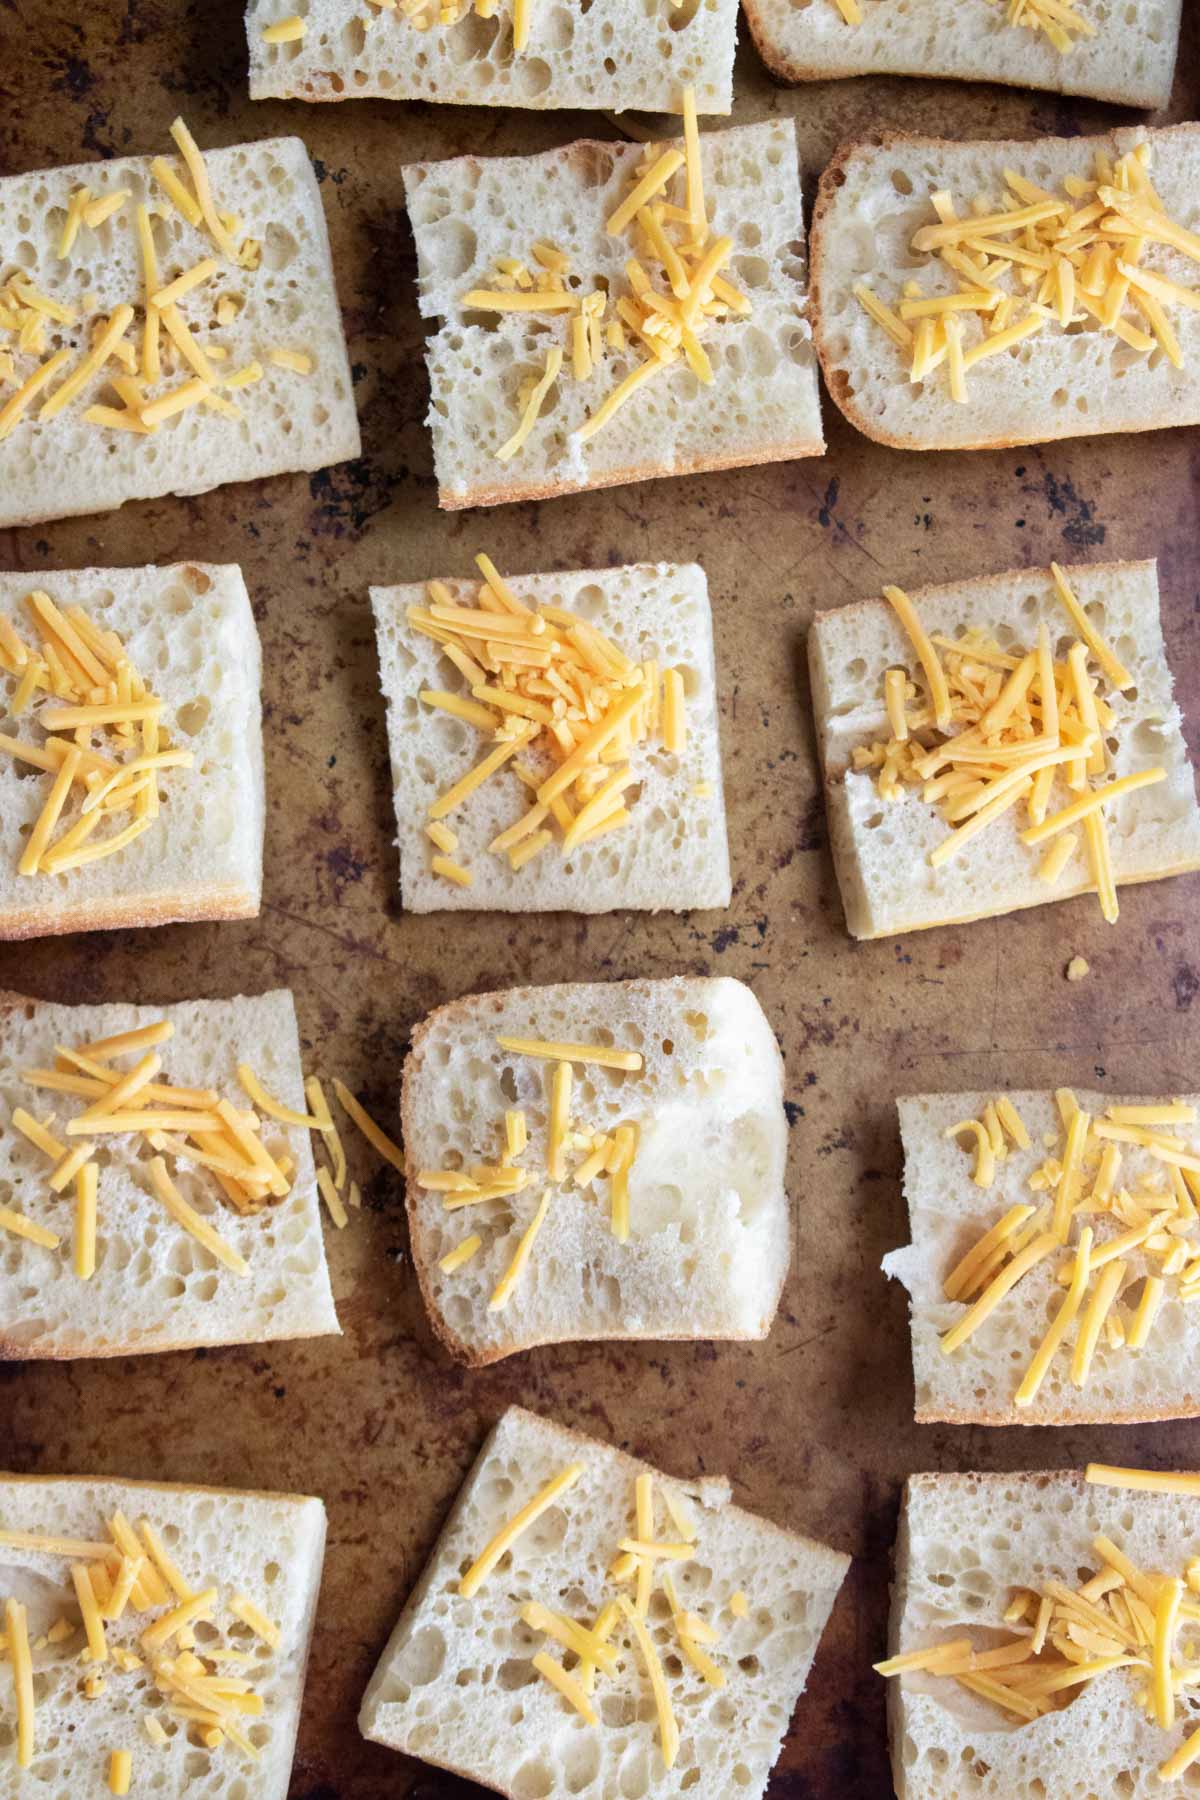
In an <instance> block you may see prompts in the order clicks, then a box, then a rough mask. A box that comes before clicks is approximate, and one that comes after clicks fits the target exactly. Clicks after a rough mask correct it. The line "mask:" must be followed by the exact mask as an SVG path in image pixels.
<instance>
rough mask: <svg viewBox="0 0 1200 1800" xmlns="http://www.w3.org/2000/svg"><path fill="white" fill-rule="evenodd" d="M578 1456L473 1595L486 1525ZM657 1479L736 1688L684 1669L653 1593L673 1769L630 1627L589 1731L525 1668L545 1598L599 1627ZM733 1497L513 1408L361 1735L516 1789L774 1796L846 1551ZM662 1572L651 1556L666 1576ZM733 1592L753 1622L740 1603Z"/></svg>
mask: <svg viewBox="0 0 1200 1800" xmlns="http://www.w3.org/2000/svg"><path fill="white" fill-rule="evenodd" d="M572 1462H579V1463H581V1464H582V1465H583V1471H582V1474H581V1475H580V1477H579V1479H578V1481H577V1482H576V1483H575V1485H574V1486H573V1487H572V1488H570V1489H569V1491H568V1492H566V1493H565V1494H564V1495H563V1496H562V1498H561V1500H559V1501H558V1503H557V1504H556V1505H555V1506H554V1508H553V1509H552V1510H551V1511H549V1512H547V1513H544V1514H543V1516H542V1518H541V1520H540V1521H539V1522H538V1523H537V1524H536V1525H535V1526H534V1527H533V1528H532V1529H531V1530H529V1531H528V1532H526V1533H525V1534H524V1535H523V1536H522V1537H520V1538H519V1539H518V1541H517V1543H516V1544H515V1546H514V1548H513V1550H512V1552H511V1554H510V1555H509V1556H508V1557H506V1559H505V1561H504V1563H503V1564H502V1573H501V1574H500V1575H497V1576H493V1577H492V1579H491V1580H490V1581H489V1582H486V1583H485V1584H484V1586H483V1587H482V1588H481V1590H480V1591H479V1593H478V1595H477V1596H476V1597H475V1598H474V1599H463V1598H462V1597H461V1595H460V1594H459V1593H458V1582H459V1577H460V1575H461V1574H462V1573H463V1572H464V1571H465V1570H466V1568H467V1567H468V1565H469V1564H470V1563H471V1562H472V1561H473V1559H474V1558H475V1557H477V1556H478V1555H479V1554H480V1552H481V1551H482V1550H483V1548H484V1546H485V1545H486V1544H487V1542H488V1541H489V1539H490V1538H491V1537H492V1536H493V1534H494V1533H495V1532H496V1531H498V1530H499V1529H501V1528H502V1527H503V1526H504V1525H505V1524H507V1523H508V1521H509V1520H510V1519H511V1518H512V1517H513V1516H514V1515H515V1514H516V1512H517V1511H518V1509H519V1508H520V1507H521V1506H523V1505H524V1504H525V1502H526V1501H527V1500H529V1499H531V1498H532V1497H533V1496H534V1495H535V1494H536V1493H537V1492H538V1490H539V1489H540V1488H542V1487H543V1486H544V1485H545V1484H546V1483H547V1482H548V1481H549V1480H551V1479H553V1477H554V1476H556V1475H558V1474H559V1473H560V1472H561V1471H562V1470H563V1469H564V1467H566V1466H567V1465H568V1464H570V1463H572ZM639 1475H651V1476H652V1477H653V1480H654V1485H655V1489H656V1496H657V1499H656V1506H655V1513H656V1528H657V1531H658V1534H659V1535H660V1536H661V1537H673V1536H674V1535H675V1531H676V1527H675V1526H674V1524H673V1523H672V1521H671V1519H670V1517H669V1515H668V1514H667V1513H666V1512H665V1508H664V1504H663V1500H662V1495H663V1494H664V1493H669V1494H670V1496H671V1498H672V1500H673V1501H674V1502H675V1504H676V1506H677V1507H679V1508H680V1509H682V1511H683V1513H684V1515H685V1517H686V1518H688V1519H689V1520H690V1521H691V1522H692V1526H693V1529H694V1530H695V1532H696V1552H695V1556H694V1558H693V1559H692V1560H691V1561H688V1562H684V1563H680V1564H679V1565H678V1566H677V1567H675V1565H672V1567H673V1568H674V1570H675V1581H676V1586H677V1589H678V1593H679V1599H680V1603H681V1605H683V1606H684V1607H686V1608H688V1609H689V1610H692V1611H696V1612H699V1613H701V1614H702V1615H703V1617H704V1618H705V1619H706V1620H707V1621H708V1622H709V1623H710V1624H711V1625H712V1626H713V1627H714V1628H715V1629H716V1630H717V1631H718V1632H719V1639H720V1641H719V1642H718V1643H717V1644H716V1645H715V1646H713V1647H712V1648H711V1649H710V1651H709V1655H710V1656H711V1658H712V1659H713V1660H714V1662H715V1663H716V1664H717V1665H718V1666H719V1667H720V1668H722V1669H723V1670H724V1671H725V1673H726V1678H727V1679H726V1685H725V1686H724V1687H723V1688H722V1689H720V1690H718V1689H716V1688H714V1687H710V1686H708V1685H707V1684H706V1683H705V1682H704V1681H703V1680H702V1679H701V1677H700V1676H699V1675H698V1674H696V1673H695V1672H694V1671H693V1670H692V1668H691V1667H690V1666H688V1665H687V1664H685V1663H681V1662H680V1661H679V1646H678V1639H677V1637H676V1635H675V1630H674V1626H673V1624H672V1620H671V1615H670V1612H669V1611H668V1609H667V1606H666V1604H665V1603H664V1600H663V1598H662V1597H661V1596H659V1595H656V1596H655V1598H654V1600H653V1602H652V1604H651V1607H650V1616H649V1620H648V1629H649V1631H650V1635H651V1638H652V1640H653V1643H654V1646H655V1649H656V1652H657V1655H658V1656H659V1658H660V1659H662V1660H663V1662H664V1664H665V1665H666V1668H667V1669H668V1671H669V1672H668V1673H667V1675H666V1683H667V1688H668V1692H669V1694H670V1697H671V1701H672V1705H673V1710H674V1713H675V1717H676V1719H677V1721H678V1725H679V1730H680V1734H681V1739H682V1742H681V1747H680V1751H679V1758H678V1761H677V1762H676V1765H675V1768H674V1770H673V1772H671V1773H668V1772H667V1770H666V1769H665V1768H664V1766H663V1760H662V1755H661V1751H660V1747H659V1726H658V1720H657V1716H656V1712H655V1706H654V1703H653V1701H652V1700H651V1698H650V1691H649V1684H648V1682H647V1680H646V1676H645V1673H644V1669H643V1665H642V1663H641V1661H640V1660H639V1654H638V1651H637V1650H636V1648H635V1646H634V1643H633V1640H632V1638H631V1635H630V1633H629V1631H628V1628H627V1627H626V1626H625V1625H624V1623H623V1622H622V1623H621V1624H619V1625H618V1627H617V1629H616V1630H615V1632H614V1633H613V1637H612V1640H611V1641H612V1644H613V1647H614V1648H615V1649H616V1651H617V1655H618V1665H617V1669H616V1671H615V1673H613V1674H608V1675H606V1674H603V1673H597V1676H596V1683H595V1703H596V1709H597V1712H598V1713H599V1715H600V1717H599V1722H598V1723H597V1724H596V1725H595V1726H588V1725H585V1723H584V1721H583V1720H582V1719H581V1718H580V1717H579V1716H578V1715H577V1714H575V1713H574V1712H572V1711H571V1709H570V1708H569V1706H568V1705H567V1703H566V1702H565V1701H564V1700H563V1699H561V1698H560V1697H559V1696H558V1694H556V1693H555V1691H554V1689H553V1688H552V1687H550V1685H549V1683H548V1682H546V1681H545V1680H543V1679H542V1678H541V1677H540V1676H539V1675H538V1674H537V1672H536V1671H535V1670H534V1669H533V1668H532V1667H531V1660H532V1657H533V1656H534V1654H535V1653H536V1652H538V1651H540V1650H542V1649H543V1648H545V1649H549V1650H550V1651H551V1652H552V1654H553V1655H554V1656H555V1658H556V1659H558V1658H560V1657H561V1655H562V1652H561V1650H560V1649H559V1648H558V1647H557V1646H556V1645H554V1644H553V1643H550V1642H548V1641H547V1640H544V1639H543V1638H542V1636H541V1634H540V1633H535V1632H533V1631H531V1630H530V1629H529V1628H528V1627H527V1626H526V1625H524V1624H523V1623H522V1621H521V1619H520V1616H519V1615H520V1611H521V1608H522V1606H523V1605H525V1604H526V1603H528V1602H529V1601H538V1602H541V1603H543V1604H545V1605H547V1606H549V1607H551V1608H552V1609H554V1610H561V1611H563V1612H565V1613H569V1614H570V1616H571V1617H572V1618H575V1619H578V1620H580V1621H582V1622H583V1623H584V1624H586V1625H590V1624H591V1623H592V1621H593V1619H594V1618H595V1616H596V1614H597V1613H598V1612H599V1610H600V1608H601V1606H602V1605H603V1604H604V1603H605V1602H606V1601H608V1600H615V1599H616V1597H617V1595H619V1594H627V1595H628V1596H629V1597H630V1598H631V1599H632V1584H626V1585H625V1587H624V1588H622V1587H620V1586H618V1585H617V1584H616V1583H615V1582H613V1581H612V1580H611V1579H610V1578H609V1574H608V1570H609V1566H610V1564H611V1563H612V1561H613V1558H614V1556H615V1554H616V1550H617V1545H618V1544H619V1542H620V1540H621V1539H622V1538H625V1537H628V1536H629V1534H630V1531H631V1529H632V1528H633V1525H634V1510H633V1501H634V1481H635V1479H636V1477H638V1476H639ZM728 1496H729V1488H728V1484H727V1483H721V1482H719V1481H715V1480H713V1479H711V1478H709V1479H705V1480H700V1481H687V1480H677V1479H672V1478H670V1477H666V1476H662V1475H660V1474H658V1472H657V1471H655V1470H652V1469H650V1468H649V1466H648V1465H647V1464H645V1463H642V1462H638V1461H635V1460H634V1458H632V1457H630V1456H625V1455H623V1454H622V1453H621V1452H620V1451H619V1450H614V1449H610V1448H609V1446H608V1445H606V1444H601V1443H597V1442H595V1441H594V1440H593V1439H591V1438H587V1437H582V1436H580V1435H579V1434H578V1433H577V1432H574V1431H569V1430H566V1429H565V1428H564V1427H562V1426H560V1425H556V1424H553V1423H552V1422H551V1421H550V1420H548V1419H543V1418H540V1417H538V1416H536V1415H535V1414H533V1413H529V1412H525V1411H523V1410H522V1409H521V1408H520V1407H510V1408H509V1410H508V1411H507V1412H506V1413H505V1414H504V1416H503V1417H502V1418H501V1420H500V1422H499V1424H498V1425H497V1426H496V1427H495V1429H494V1430H493V1432H492V1433H491V1435H490V1437H489V1438H488V1440H487V1442H486V1443H485V1444H484V1447H483V1449H482V1451H481V1452H480V1455H479V1459H478V1461H477V1462H476V1464H475V1466H474V1468H473V1469H472V1471H471V1473H470V1475H469V1476H468V1477H467V1480H466V1482H465V1484H464V1486H463V1488H462V1490H461V1492H460V1493H459V1496H458V1499H457V1500H456V1502H455V1504H454V1507H453V1509H452V1511H451V1513H450V1516H449V1518H448V1520H447V1521H446V1525H445V1527H444V1528H443V1531H442V1535H441V1537H440V1538H439V1540H438V1542H437V1545H436V1547H435V1549H434V1551H433V1555H432V1556H431V1558H430V1560H429V1563H428V1565H427V1567H426V1569H425V1572H424V1574H423V1575H422V1576H421V1578H420V1580H419V1582H418V1583H417V1586H416V1588H415V1589H414V1591H413V1593H412V1595H411V1597H410V1598H409V1601H408V1603H407V1605H406V1606H405V1609H404V1611H403V1613H402V1614H401V1616H400V1620H399V1623H398V1624H397V1626H396V1629H395V1631H394V1632H393V1634H392V1638H391V1641H390V1642H389V1644H388V1646H387V1649H386V1650H385V1651H384V1653H383V1656H382V1658H381V1660H380V1663H379V1667H378V1668H377V1669H376V1671H375V1674H374V1675H373V1676H372V1678H371V1682H370V1685H369V1686H368V1688H367V1692H366V1695H365V1698H364V1700H363V1705H362V1711H361V1713H360V1715H359V1724H360V1727H361V1729H362V1731H363V1733H364V1735H365V1736H366V1737H368V1738H371V1739H373V1740H374V1741H375V1742H377V1743H381V1744H387V1745H390V1746H391V1747H392V1748H393V1749H396V1750H402V1751H405V1752H407V1753H408V1754H409V1755H411V1756H418V1757H420V1758H421V1759H422V1760H423V1761H425V1762H429V1763H433V1764H434V1765H435V1766H437V1767H440V1768H445V1769H450V1770H453V1771H455V1772H456V1773H459V1774H462V1775H465V1776H467V1777H468V1778H469V1779H471V1780H474V1781H478V1782H481V1783H482V1784H483V1785H484V1786H485V1787H488V1788H491V1789H494V1790H495V1791H496V1792H497V1793H500V1794H505V1795H507V1796H508V1797H509V1800H524V1797H525V1796H528V1795H530V1794H534V1793H536V1794H538V1795H539V1796H541V1800H611V1797H612V1796H615V1795H617V1794H624V1793H635V1792H636V1793H637V1794H638V1795H640V1796H642V1800H665V1797H666V1796H667V1795H675V1794H678V1793H680V1792H681V1791H688V1790H689V1789H690V1790H691V1791H694V1792H695V1793H696V1794H700V1795H703V1796H705V1797H706V1800H708V1797H710V1796H711V1797H713V1800H715V1797H716V1796H717V1795H722V1796H724V1795H732V1794H739V1795H741V1794H744V1795H746V1796H747V1797H748V1800H756V1797H760V1796H762V1795H763V1794H764V1793H765V1792H766V1788H767V1781H768V1777H769V1775H770V1771H771V1768H772V1765H773V1764H774V1762H775V1759H776V1757H777V1756H778V1755H779V1750H780V1745H781V1743H782V1741H783V1737H784V1734H785V1732H786V1731H787V1729H788V1725H789V1721H790V1719H791V1715H792V1712H793V1709H794V1707H795V1705H796V1701H797V1699H798V1698H799V1696H800V1694H801V1693H802V1692H803V1689H804V1685H805V1682H806V1681H807V1679H808V1672H809V1669H810V1668H811V1666H812V1661H813V1657H814V1655H815V1654H816V1650H817V1645H818V1643H819V1641H820V1638H821V1633H822V1632H823V1630H824V1628H825V1623H826V1621H827V1619H828V1617H829V1613H830V1611H831V1609H832V1606H833V1602H834V1599H835V1597H836V1595H837V1591H838V1588H839V1587H840V1585H841V1583H842V1580H843V1577H844V1576H845V1573H846V1570H847V1568H848V1567H849V1561H850V1559H849V1558H848V1557H846V1556H843V1555H841V1554H840V1553H839V1552H837V1551H836V1550H830V1549H827V1548H826V1547H825V1546H824V1545H822V1544H818V1543H814V1542H813V1541H812V1540H811V1539H810V1538H805V1537H801V1536H799V1535H798V1534H796V1533H794V1532H791V1531H786V1530H783V1529H781V1528H780V1527H779V1526H777V1525H774V1524H772V1523H770V1522H768V1521H767V1520H765V1519H760V1518H756V1517H755V1516H754V1515H753V1514H751V1513H747V1512H743V1511H742V1510H741V1509H740V1507H736V1506H732V1505H729V1504H728ZM661 1566H662V1565H660V1567H661ZM739 1589H740V1590H742V1591H743V1592H744V1593H745V1595H746V1597H747V1601H748V1613H747V1616H746V1617H744V1618H738V1617H735V1616H734V1615H733V1614H732V1613H731V1612H730V1611H729V1601H730V1599H731V1597H732V1596H733V1595H734V1594H735V1593H736V1592H737V1591H738V1590H739Z"/></svg>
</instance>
